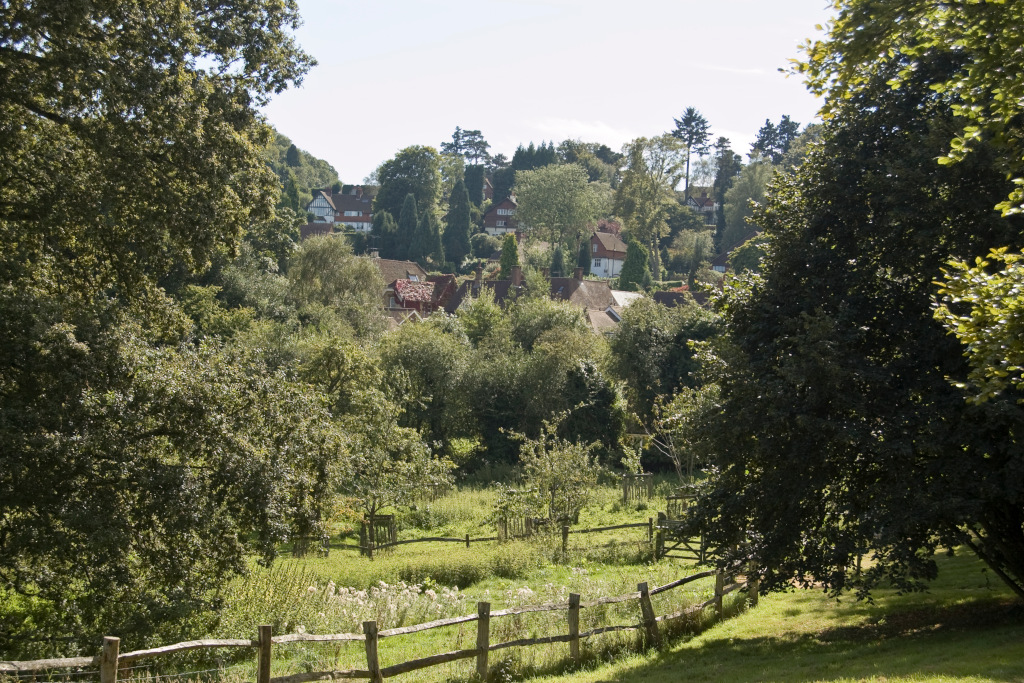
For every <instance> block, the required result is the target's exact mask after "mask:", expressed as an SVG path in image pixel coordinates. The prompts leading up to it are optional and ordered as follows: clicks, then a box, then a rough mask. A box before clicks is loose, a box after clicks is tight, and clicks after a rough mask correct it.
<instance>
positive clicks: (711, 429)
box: [693, 23, 1024, 595]
mask: <svg viewBox="0 0 1024 683" xmlns="http://www.w3.org/2000/svg"><path fill="white" fill-rule="evenodd" d="M894 29H895V27H891V26H890V27H888V28H884V27H883V26H879V27H877V28H876V25H875V24H874V23H872V24H871V28H870V30H869V32H871V33H874V32H876V31H878V30H894ZM848 56H849V55H848ZM899 59H900V61H899V63H896V64H892V65H890V66H888V67H886V68H884V69H882V70H880V71H879V72H878V73H877V74H872V77H871V78H870V79H869V81H866V82H863V83H859V84H850V85H856V87H852V88H850V90H848V91H847V94H848V95H849V97H847V98H845V99H843V100H842V101H832V102H831V103H830V109H831V111H832V113H833V117H832V119H830V120H829V121H828V122H827V123H826V124H824V130H823V131H822V139H821V142H820V144H819V145H818V146H817V147H816V148H814V149H813V150H812V151H811V153H810V154H809V156H808V157H807V159H806V160H805V161H804V163H803V165H801V166H800V168H799V169H798V170H797V171H796V172H795V174H794V175H793V176H792V177H785V176H783V177H779V178H778V179H777V180H776V181H775V182H774V184H773V186H772V187H771V190H770V192H769V194H768V196H767V198H766V201H765V204H764V206H763V208H762V209H760V210H759V211H758V213H757V216H756V220H757V224H758V225H759V226H761V227H763V228H764V229H765V234H766V235H767V238H768V248H767V255H766V257H765V259H764V260H763V261H762V266H761V273H762V275H761V276H760V277H753V276H746V277H742V278H738V279H736V280H734V281H733V282H734V286H733V287H732V288H727V290H726V292H727V297H726V300H725V302H724V311H725V327H726V329H727V330H728V331H729V336H728V339H727V342H726V343H723V344H721V345H718V346H716V347H715V348H714V349H713V350H714V353H713V355H712V356H709V366H710V367H711V368H713V371H714V372H713V374H714V379H715V381H716V383H717V384H718V385H719V386H720V387H721V399H720V401H719V406H720V407H719V409H718V410H716V411H713V412H712V413H711V415H710V416H708V418H709V419H708V420H707V421H706V424H707V427H706V434H707V435H708V438H709V441H708V444H709V449H708V450H709V453H712V454H713V455H714V458H715V465H716V470H715V473H714V475H713V477H712V486H711V488H709V490H708V492H707V494H706V495H705V496H704V497H703V499H702V502H701V503H700V505H699V507H698V509H697V511H696V512H695V516H694V517H693V519H694V520H695V524H696V525H700V524H705V525H707V526H706V528H708V529H714V531H713V535H714V537H715V540H716V542H723V543H724V542H730V541H731V540H734V539H737V538H739V537H740V536H741V534H746V533H751V534H752V535H753V538H754V542H753V545H752V548H751V555H753V556H755V557H756V558H757V560H758V562H759V563H760V564H761V566H764V567H766V568H770V569H768V572H767V574H766V576H765V582H766V583H765V585H769V586H774V587H782V586H788V585H790V584H791V582H792V581H793V580H794V579H795V580H796V581H798V582H799V583H802V584H808V583H810V582H812V581H817V582H820V583H819V584H817V585H819V586H824V587H825V588H827V589H829V590H831V591H832V592H839V591H842V590H845V589H855V590H858V591H860V592H861V593H864V592H867V591H869V590H871V589H872V588H873V587H876V586H878V585H880V584H881V583H882V582H883V581H886V582H891V585H894V586H896V587H899V588H900V589H904V590H907V589H914V588H920V587H921V585H922V584H921V582H923V581H925V580H928V579H931V578H932V577H933V576H934V573H935V564H934V562H933V560H932V559H931V557H932V554H933V553H934V551H935V549H936V546H937V544H945V545H947V546H948V545H956V544H959V543H961V542H966V543H968V544H970V546H971V547H972V549H973V550H975V552H977V553H978V554H979V556H980V557H982V558H983V559H984V560H985V561H986V563H988V564H989V566H990V567H991V568H992V569H993V570H994V571H995V572H996V574H997V575H998V576H1000V578H1003V579H1004V580H1006V581H1007V583H1008V585H1010V586H1011V587H1013V588H1014V590H1016V591H1017V592H1018V594H1020V595H1024V579H1022V577H1024V543H1021V542H1020V539H1021V528H1022V525H1024V519H1022V515H1021V512H1020V511H1021V509H1024V508H1022V501H1024V486H1021V483H1020V482H1021V479H1020V477H1019V476H1018V475H1017V474H1015V473H1018V472H1020V471H1021V451H1020V445H1019V433H1020V424H1021V421H1020V420H1021V416H1020V413H1019V412H1018V410H1019V408H1018V407H1017V405H1016V403H1015V402H1014V401H1013V400H1012V399H1008V398H1007V397H1002V398H998V397H994V398H992V399H990V400H989V401H987V402H985V403H983V404H980V405H970V404H967V403H966V402H965V401H964V395H963V393H961V392H960V390H958V389H957V388H956V387H955V386H953V385H952V384H951V383H950V382H949V381H948V380H947V377H952V378H955V379H960V378H964V377H966V376H968V373H969V372H970V369H971V368H970V366H969V364H968V363H967V362H966V361H965V359H964V358H963V348H962V347H961V346H960V345H959V344H957V343H956V340H955V339H954V338H953V337H951V336H949V335H948V334H947V331H946V329H944V328H943V327H942V326H941V325H939V324H938V323H937V322H936V320H935V319H934V311H933V296H934V285H933V281H934V280H935V279H936V278H938V277H939V276H940V274H941V269H942V267H943V266H945V265H946V264H947V263H948V262H949V261H950V260H953V259H958V258H962V257H959V255H961V254H977V253H983V252H985V251H986V250H988V249H990V248H993V247H996V246H1000V245H1005V244H1010V245H1013V247H1014V248H1019V245H1020V242H1021V230H1020V228H1021V226H1020V224H1019V223H1018V222H1017V221H1016V220H1011V219H1005V218H1000V216H999V214H998V213H997V212H994V211H992V207H993V205H995V204H996V203H997V202H998V201H999V199H1000V198H1002V197H1005V196H1006V194H1007V192H1008V184H1007V181H1006V178H1005V174H1004V172H1003V170H1002V169H1001V167H1000V165H999V164H998V163H993V162H994V161H995V160H996V158H997V157H995V156H994V155H993V153H992V152H993V151H991V150H990V151H988V152H986V151H984V150H982V149H979V150H978V151H977V152H976V153H972V154H970V155H967V156H966V157H965V158H964V159H963V160H962V161H961V162H960V163H958V164H952V165H937V164H934V163H933V160H934V158H935V157H937V156H940V155H942V154H943V153H944V150H945V149H946V147H947V145H948V141H949V137H950V134H951V130H953V129H955V128H956V126H957V125H958V124H957V120H956V119H955V118H954V112H953V110H952V107H951V104H953V103H954V102H951V101H950V99H949V97H948V96H947V95H943V94H941V92H937V91H936V89H935V85H936V84H941V83H945V82H946V81H947V79H948V78H949V77H950V75H951V74H956V73H958V72H959V69H960V68H961V67H960V63H961V59H962V57H961V56H960V55H959V54H957V53H956V52H955V51H954V52H953V53H952V54H949V53H945V52H944V51H943V50H941V49H938V48H936V49H935V50H933V51H930V52H929V53H928V57H927V58H926V59H925V58H922V59H914V60H913V61H910V60H911V58H909V57H907V58H903V57H901V58H899ZM897 76H899V77H900V81H901V86H900V87H899V88H897V89H893V88H892V87H891V81H892V79H893V78H895V77H897ZM940 90H941V89H940ZM953 197H956V201H951V198H953ZM965 313H968V311H956V314H958V315H962V314H965ZM706 367H708V365H706ZM712 519H713V520H714V521H713V522H711V520H712ZM1014 539H1016V540H1014ZM864 554H869V555H870V556H871V558H872V562H871V565H870V567H865V568H864V569H863V570H862V571H861V572H860V573H857V572H853V571H851V570H850V568H851V567H853V566H854V565H855V564H856V558H857V557H860V556H861V555H864Z"/></svg>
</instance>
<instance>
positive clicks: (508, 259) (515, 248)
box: [500, 233, 519, 280]
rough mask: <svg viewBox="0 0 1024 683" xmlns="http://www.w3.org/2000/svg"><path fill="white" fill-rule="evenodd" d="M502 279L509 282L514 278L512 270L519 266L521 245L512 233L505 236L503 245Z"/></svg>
mask: <svg viewBox="0 0 1024 683" xmlns="http://www.w3.org/2000/svg"><path fill="white" fill-rule="evenodd" d="M500 265H501V279H502V280H508V279H509V278H511V277H512V269H513V268H514V267H515V266H518V265H519V244H518V243H517V242H516V236H515V235H513V234H512V233H508V234H506V235H505V239H504V241H503V242H502V243H501V261H500Z"/></svg>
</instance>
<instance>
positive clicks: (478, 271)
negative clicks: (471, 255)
mask: <svg viewBox="0 0 1024 683" xmlns="http://www.w3.org/2000/svg"><path fill="white" fill-rule="evenodd" d="M483 279H484V267H483V265H481V264H479V263H478V264H476V280H475V282H476V283H477V284H480V281H481V280H483Z"/></svg>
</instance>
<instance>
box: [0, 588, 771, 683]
mask: <svg viewBox="0 0 1024 683" xmlns="http://www.w3.org/2000/svg"><path fill="white" fill-rule="evenodd" d="M711 576H714V577H715V591H714V596H713V597H712V598H710V599H709V600H706V601H704V602H702V603H700V604H697V605H691V606H689V607H687V608H685V609H682V610H680V611H678V612H673V613H671V614H665V615H662V616H657V615H655V613H654V609H653V606H652V604H651V596H652V595H657V594H658V593H664V592H666V591H669V590H673V589H675V588H679V587H680V586H684V585H686V584H688V583H691V582H693V581H697V580H699V579H704V578H709V577H711ZM751 576H753V575H751ZM744 587H746V588H747V589H748V591H749V593H750V601H751V604H752V605H756V604H757V597H758V591H759V585H758V582H757V579H756V578H750V579H748V580H746V581H744V582H742V583H741V582H733V583H731V584H728V585H726V576H725V574H723V573H722V572H720V571H716V570H708V571H703V572H699V573H697V574H693V575H690V576H686V577H683V578H680V579H677V580H675V581H672V582H670V583H667V584H665V585H663V586H655V587H654V588H650V589H649V588H648V585H647V584H646V583H641V584H638V585H637V590H636V591H633V592H630V593H626V594H624V595H617V596H610V597H602V598H598V599H597V600H593V601H590V602H581V601H580V596H579V595H578V594H576V593H573V594H571V595H570V596H569V600H568V602H560V603H549V604H544V605H524V606H521V607H510V608H506V609H503V610H496V611H493V612H492V611H491V608H490V603H489V602H479V603H477V613H476V614H468V615H465V616H460V617H451V618H447V619H437V620H435V621H430V622H426V623H423V624H416V625H413V626H403V627H399V628H392V629H385V630H383V631H378V630H377V622H375V621H366V622H363V633H361V634H360V633H337V634H326V635H314V634H305V633H292V634H285V635H279V636H274V635H273V634H272V632H271V631H272V629H271V627H270V626H260V628H259V634H258V638H257V639H256V640H246V639H211V640H190V641H186V642H182V643H176V644H174V645H166V646H163V647H157V648H150V649H147V650H137V651H134V652H126V653H124V654H119V652H118V650H119V647H120V639H119V638H115V637H111V636H107V637H105V638H104V639H103V649H102V651H101V652H100V654H98V655H96V656H95V657H69V658H63V659H40V660H34V661H24V662H0V675H2V674H9V675H14V676H20V675H22V674H23V673H27V672H37V671H45V670H48V669H67V668H82V667H88V666H95V665H97V664H98V665H99V673H100V681H101V683H116V681H117V672H118V670H119V669H120V670H122V671H125V670H130V669H131V668H132V667H121V666H120V665H121V664H122V663H129V662H134V661H137V660H140V659H145V658H150V657H158V656H162V655H168V654H172V653H176V652H185V651H188V650H196V649H211V648H222V647H228V648H239V647H245V648H255V649H256V650H257V653H258V658H257V683H308V682H310V681H319V680H328V679H334V678H365V679H370V680H371V681H374V683H381V682H382V681H383V679H385V678H391V677H393V676H397V675H400V674H403V673H408V672H410V671H415V670H418V669H423V668H427V667H431V666H437V665H439V664H444V663H447V662H453V661H457V660H460V659H469V658H471V657H476V658H477V662H476V665H477V666H476V670H477V673H478V674H479V675H480V676H482V677H483V676H486V674H487V660H488V658H487V655H488V653H490V652H494V651H497V650H503V649H506V648H510V647H529V646H534V645H543V644H548V643H569V656H570V657H571V658H572V659H579V657H580V649H579V643H580V641H581V640H585V639H587V638H591V637H593V636H596V635H599V634H602V633H611V632H616V631H644V632H645V636H646V642H647V643H648V644H650V645H654V646H660V638H661V636H660V632H659V629H658V624H660V623H663V622H666V621H670V620H673V619H679V618H683V617H686V616H689V615H692V614H696V613H698V612H700V611H702V610H704V609H706V608H708V607H711V606H714V607H715V610H716V612H717V614H718V616H719V618H721V617H722V616H723V614H724V608H723V601H722V598H723V597H724V596H725V595H727V594H728V593H731V592H732V591H735V590H738V589H740V588H744ZM630 600H638V601H639V603H640V612H641V614H642V618H643V620H642V621H641V622H640V623H638V624H624V625H609V626H602V627H599V628H595V629H592V630H590V631H585V632H582V633H581V632H580V631H579V612H580V610H581V609H587V608H592V607H597V606H600V605H608V604H614V603H620V602H627V601H630ZM552 611H565V612H566V613H567V624H568V630H569V633H568V634H558V635H550V636H543V637H538V638H521V639H518V640H512V641H508V642H504V643H491V642H490V632H491V629H490V621H491V618H493V617H504V616H512V615H516V614H527V613H532V612H552ZM474 621H475V622H477V640H476V647H475V648H473V649H467V650H456V651H453V652H445V653H441V654H436V655H430V656H429V657H423V658H420V659H414V660H410V661H407V662H402V663H400V664H394V665H391V666H387V667H381V666H380V660H379V656H378V644H379V642H380V640H382V639H385V638H391V637H395V636H400V635H409V634H413V633H418V632H422V631H427V630H431V629H435V628H441V627H445V626H452V625H455V624H464V623H469V622H474ZM342 641H362V642H363V643H364V648H365V651H366V661H367V668H366V669H350V670H345V671H319V672H310V673H298V674H292V675H289V676H280V677H277V678H271V676H270V672H271V671H270V669H271V667H270V665H271V660H272V657H273V646H274V645H281V644H286V643H298V642H342Z"/></svg>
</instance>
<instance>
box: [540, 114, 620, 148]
mask: <svg viewBox="0 0 1024 683" xmlns="http://www.w3.org/2000/svg"><path fill="white" fill-rule="evenodd" d="M532 125H533V128H535V129H536V130H537V131H538V132H539V133H540V134H541V136H542V137H543V138H544V139H550V140H553V141H555V142H561V141H562V140H569V139H572V140H582V141H583V142H602V143H604V144H606V145H609V146H616V145H622V144H625V143H627V142H629V141H630V140H633V139H634V138H636V137H639V133H637V132H636V131H634V130H632V129H629V128H616V127H615V126H612V125H611V124H608V123H605V122H604V121H581V120H579V119H563V118H544V119H540V120H537V121H534V122H533V124H532Z"/></svg>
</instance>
